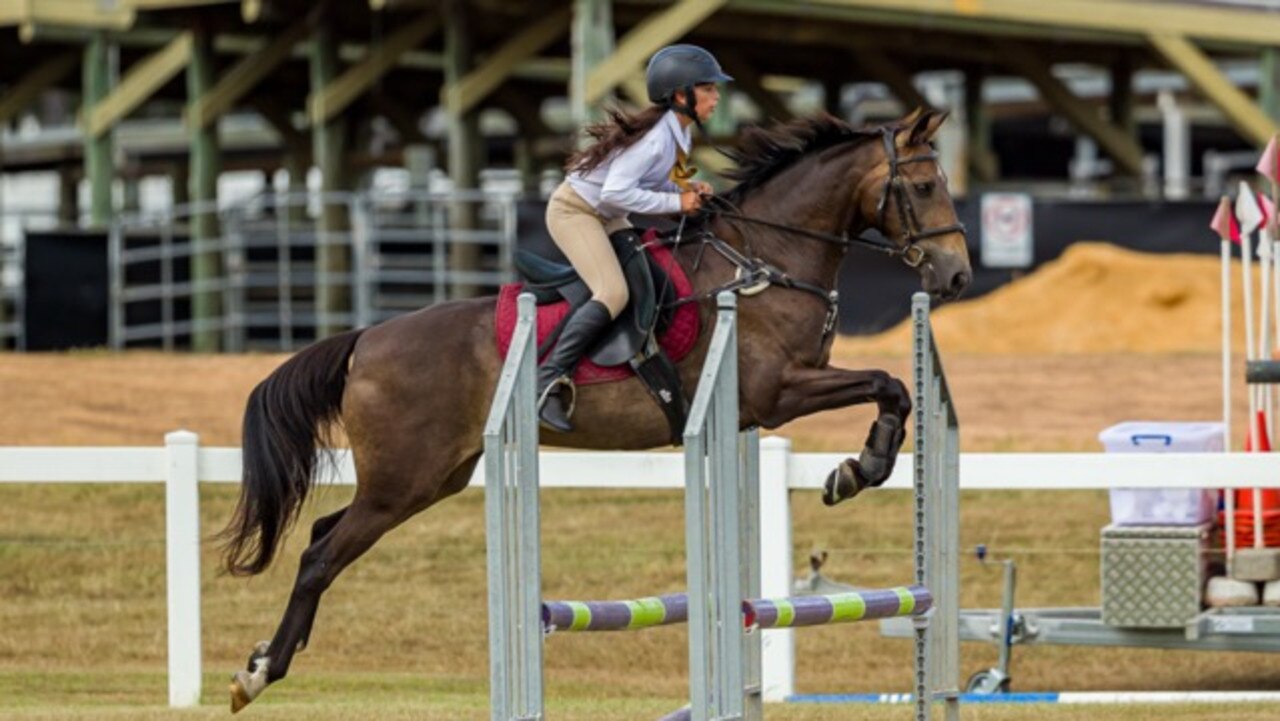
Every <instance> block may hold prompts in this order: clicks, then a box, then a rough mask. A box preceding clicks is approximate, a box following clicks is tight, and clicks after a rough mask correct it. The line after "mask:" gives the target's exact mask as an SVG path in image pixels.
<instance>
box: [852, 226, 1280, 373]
mask: <svg viewBox="0 0 1280 721" xmlns="http://www.w3.org/2000/svg"><path fill="white" fill-rule="evenodd" d="M1240 272H1241V271H1240V264H1239V262H1238V261H1237V262H1235V264H1234V267H1233V269H1232V275H1231V281H1232V293H1233V295H1234V296H1235V297H1234V305H1235V307H1234V309H1233V310H1234V318H1233V320H1232V331H1233V336H1235V338H1234V341H1233V346H1234V348H1235V349H1236V350H1237V351H1241V352H1242V351H1243V349H1244V324H1243V303H1242V301H1241V299H1240V291H1241V288H1240V281H1241V276H1240ZM1254 275H1255V278H1256V277H1257V276H1258V275H1259V273H1258V269H1257V265H1256V264H1255V265H1254ZM1220 278H1221V261H1220V260H1218V259H1217V258H1216V257H1213V256H1209V255H1196V254H1189V253H1180V254H1157V253H1139V252H1135V251H1131V250H1126V249H1123V248H1120V247H1117V246H1114V245H1110V244H1107V243H1098V242H1081V243H1075V244H1073V245H1071V246H1070V247H1069V248H1067V250H1066V252H1065V253H1063V254H1062V256H1061V257H1060V258H1058V259H1057V260H1054V261H1052V262H1049V263H1045V264H1044V265H1043V266H1041V267H1040V269H1039V270H1037V271H1036V272H1035V273H1032V274H1030V275H1028V276H1026V277H1023V278H1020V279H1018V280H1016V281H1014V282H1012V283H1009V284H1007V285H1005V286H1003V287H1001V288H999V289H997V290H995V291H993V292H991V293H989V294H987V295H985V296H982V297H981V298H977V299H974V300H971V301H962V302H959V303H953V304H950V305H946V306H944V307H942V308H940V309H939V310H938V311H937V312H936V313H935V314H934V319H933V324H934V332H935V334H936V336H937V338H938V342H939V344H940V345H941V347H942V348H943V349H944V350H946V351H947V352H954V353H993V354H996V353H998V354H1009V353H1015V354H1016V353H1193V352H1221V347H1222V345H1221V344H1222V321H1221V317H1222V310H1221V294H1222V290H1221V280H1220ZM1254 302H1255V304H1256V303H1257V290H1256V286H1255V290H1254ZM1254 322H1255V325H1256V323H1257V319H1256V318H1255V319H1254ZM910 332H911V331H910V326H909V324H908V323H907V322H903V323H901V324H899V325H898V326H896V327H894V328H892V329H890V330H888V331H886V332H884V333H882V334H879V335H876V336H869V337H860V338H851V337H846V338H841V339H839V340H838V341H837V348H836V355H845V354H863V353H902V352H905V351H906V349H907V348H909V347H910Z"/></svg>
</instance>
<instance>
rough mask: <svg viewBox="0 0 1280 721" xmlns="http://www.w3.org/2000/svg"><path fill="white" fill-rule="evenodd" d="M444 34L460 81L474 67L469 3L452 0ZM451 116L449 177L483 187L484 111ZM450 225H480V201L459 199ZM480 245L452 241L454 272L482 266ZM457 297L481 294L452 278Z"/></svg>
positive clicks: (450, 69) (450, 67)
mask: <svg viewBox="0 0 1280 721" xmlns="http://www.w3.org/2000/svg"><path fill="white" fill-rule="evenodd" d="M446 16H447V18H448V19H447V20H446V22H445V34H444V56H445V57H444V62H445V65H444V78H445V84H446V85H448V86H453V85H456V84H457V83H459V82H460V81H461V80H462V78H463V77H465V76H466V74H467V73H468V72H470V70H471V64H472V59H473V58H472V52H471V35H470V28H469V26H468V18H467V9H466V4H465V3H463V2H459V1H458V0H451V2H450V3H449V6H448V11H447V13H446ZM448 117H449V177H450V178H451V179H452V180H453V187H454V190H458V191H468V190H474V189H476V188H479V187H480V164H481V160H482V158H481V156H482V155H483V152H482V151H483V146H482V145H481V143H482V142H483V140H482V138H481V137H480V114H479V112H477V111H476V110H470V111H468V112H465V113H459V112H456V111H454V110H449V111H448ZM449 227H450V228H452V229H455V230H468V229H471V228H475V227H476V204H475V203H468V202H465V201H457V202H455V203H453V204H452V206H451V207H450V209H449ZM479 265H480V247H479V246H477V245H475V244H472V243H456V242H452V243H450V244H449V270H450V271H451V272H453V273H457V272H467V271H474V270H478V269H479ZM450 290H451V295H452V297H454V298H470V297H474V296H476V295H478V294H479V290H480V289H479V288H478V287H477V286H476V285H475V284H473V283H466V282H459V281H457V280H453V281H451V282H450Z"/></svg>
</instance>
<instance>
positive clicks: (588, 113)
mask: <svg viewBox="0 0 1280 721" xmlns="http://www.w3.org/2000/svg"><path fill="white" fill-rule="evenodd" d="M572 23H573V24H572V28H571V30H570V34H571V38H570V40H571V43H572V48H573V50H572V52H573V59H572V70H571V74H570V77H569V107H570V113H571V117H572V118H573V122H574V125H576V126H577V127H581V126H582V125H583V124H585V123H589V122H591V121H592V120H596V119H598V118H599V117H600V115H601V114H600V108H599V107H596V106H589V105H588V104H587V101H586V95H587V76H588V75H590V74H591V70H592V69H593V68H595V66H596V65H597V64H599V62H600V61H601V60H604V59H605V58H607V57H609V56H610V55H611V54H613V47H614V30H613V2H612V0H574V2H573V21H572Z"/></svg>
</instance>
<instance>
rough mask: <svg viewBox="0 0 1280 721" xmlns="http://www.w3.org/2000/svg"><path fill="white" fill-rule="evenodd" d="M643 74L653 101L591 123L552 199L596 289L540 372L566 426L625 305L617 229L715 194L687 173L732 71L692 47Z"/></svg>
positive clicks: (558, 420) (559, 237)
mask: <svg viewBox="0 0 1280 721" xmlns="http://www.w3.org/2000/svg"><path fill="white" fill-rule="evenodd" d="M645 75H646V78H645V79H646V85H647V87H648V91H649V100H650V102H651V103H652V105H650V106H649V107H648V108H646V109H644V110H642V111H640V112H638V113H635V114H627V113H624V112H622V111H620V110H610V111H609V118H608V119H607V120H605V121H604V122H601V123H597V124H595V125H591V126H589V127H587V128H586V132H587V134H588V135H589V136H590V137H591V138H592V139H594V141H595V143H594V144H593V145H591V146H589V147H587V148H585V149H583V150H580V151H578V152H577V153H574V154H573V155H572V156H571V157H570V158H569V160H568V162H567V163H566V164H565V171H566V173H567V177H566V178H565V181H564V182H563V183H561V184H560V187H559V188H557V189H556V191H555V193H553V194H552V195H551V200H550V202H549V203H548V204H547V230H549V231H550V233H551V238H552V239H553V240H554V241H555V243H556V246H557V247H559V248H560V250H561V251H562V252H563V253H564V255H565V257H566V258H568V259H569V262H570V263H572V264H573V267H574V269H575V270H577V271H578V274H579V275H580V276H581V277H582V279H583V281H585V282H586V284H587V287H588V288H590V289H591V299H590V300H589V301H587V302H586V303H584V304H583V305H581V306H579V307H578V308H577V309H575V310H574V311H572V313H573V315H572V316H571V317H570V318H569V320H568V321H567V322H566V323H565V325H564V329H563V330H562V331H561V334H560V339H559V341H558V342H557V343H556V347H555V350H553V351H552V352H551V354H550V355H549V356H548V357H547V359H546V360H545V361H543V363H542V365H541V366H540V367H539V369H538V415H539V417H540V418H541V420H542V422H543V423H544V424H546V425H547V426H549V427H551V428H553V429H555V430H557V431H560V432H563V433H568V432H569V431H572V430H573V426H572V425H571V424H570V423H569V416H570V414H571V413H572V412H573V407H572V402H571V397H572V394H573V383H572V380H571V377H572V375H573V370H574V368H575V367H577V365H578V361H580V360H581V359H582V356H583V355H584V354H586V352H587V351H588V350H589V349H590V348H591V346H592V345H593V344H594V343H595V341H596V340H597V339H598V338H599V337H600V335H601V333H602V332H603V331H604V329H605V328H606V327H608V325H609V323H610V321H612V320H613V319H614V318H616V317H617V316H618V314H619V313H621V312H622V310H623V308H625V307H626V305H627V300H628V298H627V282H626V279H625V278H624V277H623V275H622V267H621V266H620V264H619V263H618V258H617V255H615V254H614V251H613V247H612V245H611V244H610V243H609V234H610V233H613V232H615V231H618V230H622V229H624V228H629V227H631V223H630V222H628V220H627V214H628V213H645V214H654V215H656V214H674V213H692V212H694V211H696V210H698V208H700V207H701V206H702V195H703V194H709V193H711V186H709V185H707V184H706V183H701V182H697V181H690V180H689V177H690V176H691V175H692V174H693V172H694V171H693V169H692V168H691V167H690V166H689V165H688V157H689V150H690V146H691V144H692V141H693V138H692V134H691V131H690V128H689V126H690V125H694V124H697V125H698V126H699V127H701V125H702V123H703V122H704V121H706V120H707V119H708V118H710V117H711V113H712V111H714V110H715V109H716V104H717V103H719V102H720V91H719V89H718V88H717V87H716V83H719V82H726V81H729V80H732V79H733V78H731V77H729V76H728V75H725V74H724V72H723V71H722V70H721V69H720V63H719V62H717V61H716V59H715V57H714V56H712V54H711V53H709V52H707V51H706V50H703V49H702V48H700V47H697V46H694V45H671V46H668V47H665V48H663V49H661V50H659V51H658V52H657V53H655V54H654V56H653V57H652V58H651V59H650V60H649V66H648V69H647V71H646V73H645Z"/></svg>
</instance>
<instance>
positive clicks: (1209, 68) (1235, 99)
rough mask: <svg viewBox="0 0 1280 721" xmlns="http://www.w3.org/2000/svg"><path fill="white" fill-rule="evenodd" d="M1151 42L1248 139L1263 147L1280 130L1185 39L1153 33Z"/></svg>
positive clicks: (1206, 57) (1251, 100)
mask: <svg viewBox="0 0 1280 721" xmlns="http://www.w3.org/2000/svg"><path fill="white" fill-rule="evenodd" d="M1150 39H1151V46H1152V47H1154V48H1155V49H1156V52H1158V53H1160V55H1161V57H1163V58H1164V59H1165V60H1167V61H1168V62H1169V64H1170V65H1172V66H1173V67H1174V68H1176V69H1177V70H1178V71H1179V72H1181V73H1182V74H1183V75H1185V76H1186V78H1187V81H1188V82H1190V83H1191V84H1192V85H1194V86H1195V87H1196V89H1197V90H1199V91H1200V93H1201V94H1202V95H1204V96H1205V97H1206V98H1208V99H1209V100H1210V101H1211V102H1212V103H1213V104H1214V105H1216V106H1218V108H1219V109H1220V110H1221V111H1222V113H1223V115H1226V116H1227V120H1228V121H1230V123H1231V125H1232V126H1233V127H1235V129H1236V131H1237V132H1238V133H1240V135H1242V136H1243V137H1244V138H1245V140H1248V141H1249V142H1251V143H1253V144H1254V145H1256V146H1258V147H1259V148H1261V147H1263V146H1265V145H1266V144H1267V141H1269V140H1271V136H1273V135H1275V134H1276V132H1277V130H1280V127H1277V125H1276V122H1275V121H1274V120H1272V119H1271V118H1269V117H1267V114H1266V113H1265V112H1264V111H1263V110H1262V109H1261V108H1259V107H1258V105H1257V104H1256V103H1254V102H1253V99H1252V98H1250V97H1249V96H1248V95H1245V94H1244V93H1243V92H1241V91H1240V89H1239V88H1237V87H1236V86H1235V85H1234V84H1233V83H1232V82H1231V81H1230V80H1229V79H1228V78H1227V76H1225V75H1223V74H1222V72H1221V71H1220V70H1218V67H1217V66H1216V65H1214V64H1213V61H1212V60H1211V59H1209V57H1208V56H1207V55H1205V54H1204V53H1203V52H1201V50H1200V49H1199V48H1197V47H1196V46H1195V45H1193V44H1192V43H1191V42H1190V41H1189V40H1187V39H1186V38H1185V37H1179V36H1176V35H1159V34H1152V35H1151V36H1150Z"/></svg>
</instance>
